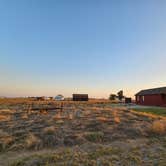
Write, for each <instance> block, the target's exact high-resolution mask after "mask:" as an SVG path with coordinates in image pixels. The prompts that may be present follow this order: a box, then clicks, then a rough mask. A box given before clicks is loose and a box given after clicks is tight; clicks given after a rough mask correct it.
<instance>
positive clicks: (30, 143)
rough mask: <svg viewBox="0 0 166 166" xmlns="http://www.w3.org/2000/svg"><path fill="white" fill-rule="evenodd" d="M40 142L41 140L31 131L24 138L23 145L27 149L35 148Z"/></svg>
mask: <svg viewBox="0 0 166 166" xmlns="http://www.w3.org/2000/svg"><path fill="white" fill-rule="evenodd" d="M40 143H41V140H40V139H39V138H38V137H36V136H35V135H34V134H32V133H30V134H29V135H28V137H27V138H26V140H25V145H26V148H28V149H37V148H38V146H39V144H40Z"/></svg>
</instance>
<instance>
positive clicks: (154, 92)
mask: <svg viewBox="0 0 166 166" xmlns="http://www.w3.org/2000/svg"><path fill="white" fill-rule="evenodd" d="M158 94H166V87H160V88H153V89H145V90H141V91H140V92H138V93H137V94H136V96H139V95H158Z"/></svg>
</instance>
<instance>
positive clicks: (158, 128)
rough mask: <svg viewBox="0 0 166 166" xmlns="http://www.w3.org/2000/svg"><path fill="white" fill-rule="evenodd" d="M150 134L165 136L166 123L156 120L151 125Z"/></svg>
mask: <svg viewBox="0 0 166 166" xmlns="http://www.w3.org/2000/svg"><path fill="white" fill-rule="evenodd" d="M152 132H153V133H155V134H160V135H162V134H165V133H166V121H164V120H156V121H154V122H153V124H152Z"/></svg>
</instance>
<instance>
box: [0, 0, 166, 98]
mask: <svg viewBox="0 0 166 166" xmlns="http://www.w3.org/2000/svg"><path fill="white" fill-rule="evenodd" d="M165 8H166V1H165V0H146V1H145V0H135V1H133V0H125V1H124V0H70V1H69V0H47V1H46V0H15V1H13V0H0V96H8V97H20V96H41V95H42V96H43V95H44V96H55V95H57V94H63V95H64V96H66V97H70V96H71V95H72V94H73V93H88V94H89V96H90V97H98V98H108V96H109V94H110V93H117V92H118V91H119V90H121V89H122V90H123V91H124V95H126V96H132V97H133V96H134V94H135V93H136V92H138V91H139V90H141V89H147V88H153V87H162V86H166V65H165V64H166V63H165V62H166V10H165Z"/></svg>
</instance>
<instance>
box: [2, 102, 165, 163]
mask: <svg viewBox="0 0 166 166" xmlns="http://www.w3.org/2000/svg"><path fill="white" fill-rule="evenodd" d="M61 105H62V104H61V102H55V101H40V102H39V101H33V100H27V99H0V165H2V166H95V165H97V166H112V165H113V166H136V165H138V166H153V165H156V166H157V165H159V166H165V165H166V118H165V117H162V116H158V115H153V116H152V115H151V114H148V113H146V114H145V113H142V112H138V111H137V112H135V111H133V110H130V109H128V108H127V107H124V106H123V107H115V106H114V107H113V106H112V104H111V102H109V101H104V100H103V101H100V100H93V101H89V102H69V101H65V102H63V109H56V108H61Z"/></svg>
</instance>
